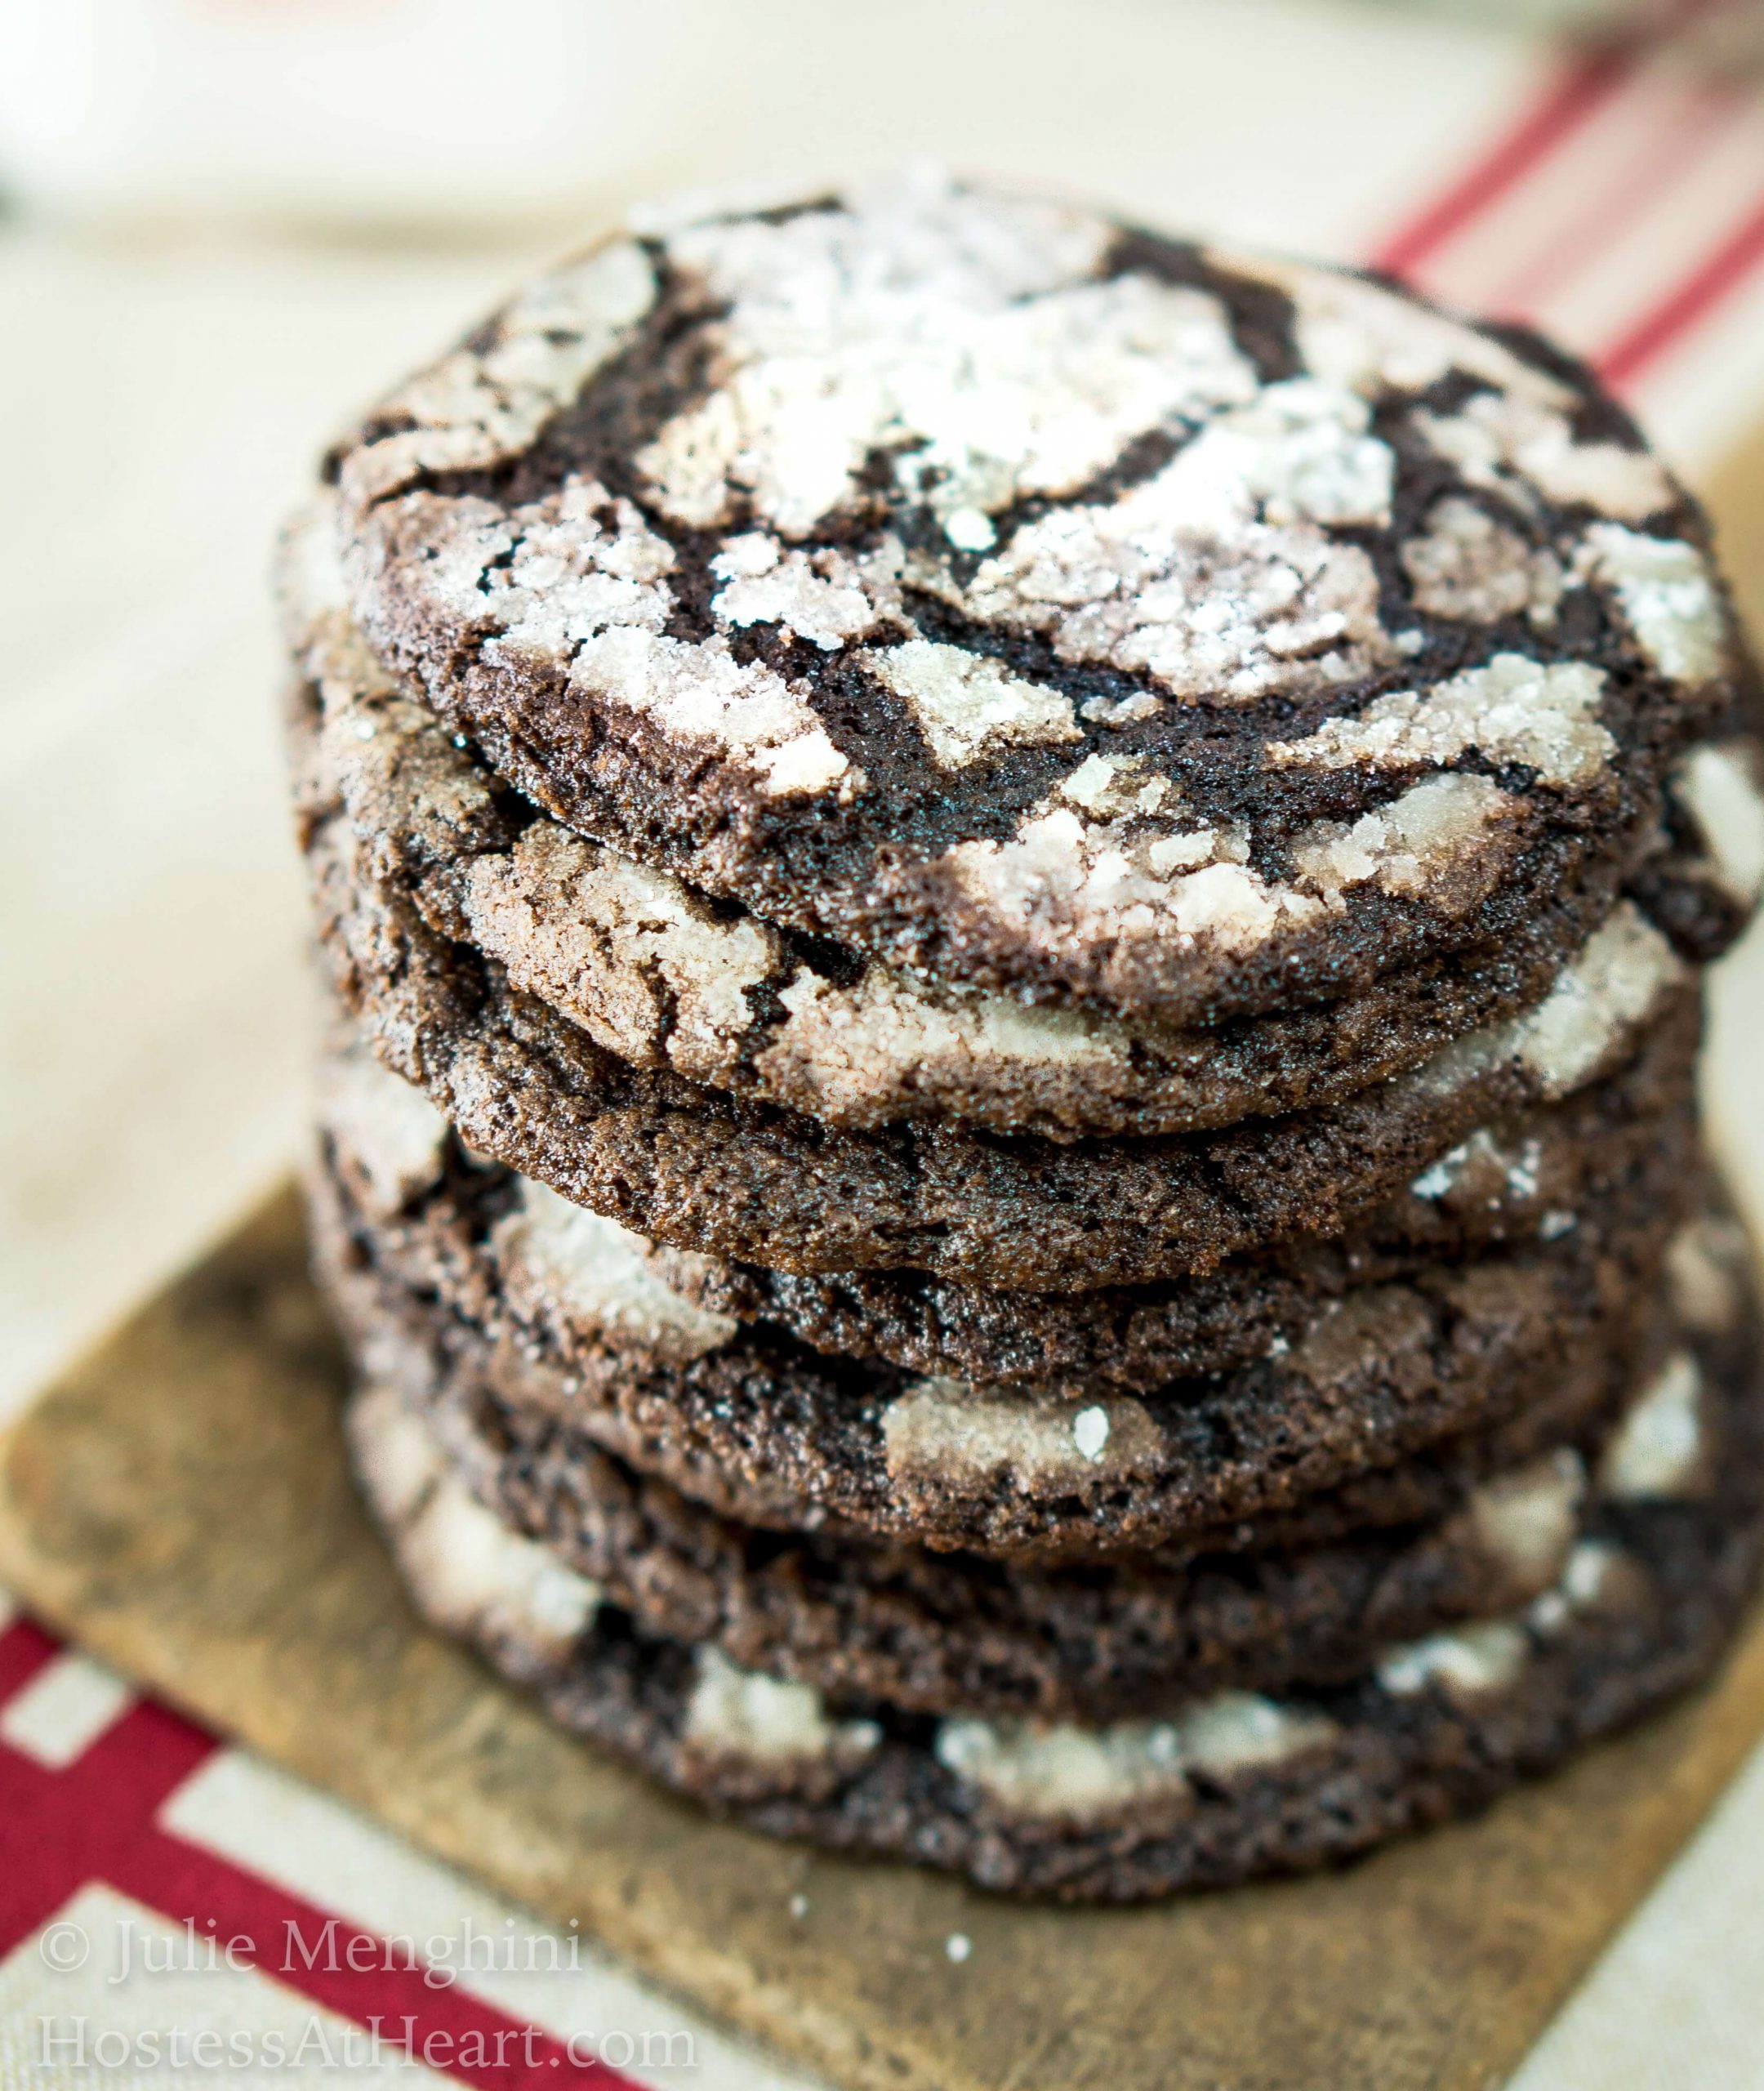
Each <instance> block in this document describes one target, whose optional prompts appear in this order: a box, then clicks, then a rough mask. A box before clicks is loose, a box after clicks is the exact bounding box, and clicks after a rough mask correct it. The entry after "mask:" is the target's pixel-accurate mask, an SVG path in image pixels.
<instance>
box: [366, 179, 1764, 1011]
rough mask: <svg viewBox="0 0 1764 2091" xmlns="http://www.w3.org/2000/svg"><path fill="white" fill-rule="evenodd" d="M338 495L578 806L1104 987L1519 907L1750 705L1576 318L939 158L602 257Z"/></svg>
mask: <svg viewBox="0 0 1764 2091" xmlns="http://www.w3.org/2000/svg"><path fill="white" fill-rule="evenodd" d="M333 477H334V480H335V484H336V495H337V517H338V521H337V529H338V533H339V549H340V551H341V557H342V560H343V563H344V565H345V569H346V572H347V574H348V577H349V596H350V604H351V606H352V608H353V609H354V613H355V614H356V616H357V617H358V619H359V622H360V624H361V626H362V627H363V630H364V631H366V633H367V635H368V638H369V640H370V642H371V644H372V647H373V648H374V649H375V651H376V653H377V655H378V656H379V658H381V661H382V662H384V663H385V664H386V665H387V666H388V667H392V668H394V669H397V670H399V671H402V672H405V673H408V674H409V675H412V677H413V678H414V679H415V680H416V684H417V685H419V686H420V688H421V691H422V693H423V694H424V696H425V698H426V700H427V702H429V703H430V705H431V706H432V707H434V711H436V712H437V713H438V715H439V716H440V717H441V719H442V720H443V721H444V722H445V723H446V724H447V725H448V727H449V728H450V729H453V730H459V731H463V732H465V733H467V734H469V735H470V737H471V738H472V740H473V742H474V743H475V745H476V746H477V747H479V749H480V750H481V751H482V752H483V755H484V756H485V757H486V759H487V760H488V762H489V764H490V765H491V766H492V769H494V770H495V771H496V772H497V774H499V775H500V776H501V777H502V778H504V779H505V780H506V781H507V782H511V783H513V784H515V785H517V786H519V787H520V789H521V790H522V791H524V792H525V793H526V794H527V795H528V796H529V797H531V798H532V799H533V800H536V801H537V803H538V804H540V805H542V806H544V807H545V808H546V809H547V810H548V811H549V812H550V813H551V814H553V815H554V816H555V818H558V819H559V820H560V821H561V822H563V823H565V824H566V825H568V826H569V827H573V828H575V829H577V830H578V831H581V833H582V834H584V835H586V836H590V837H592V838H595V839H598V840H601V841H603V842H605V843H608V844H609V845H612V846H613V848H615V849H617V850H619V851H620V852H621V854H625V855H626V856H628V857H630V858H633V859H635V860H636V861H638V862H639V863H646V864H648V865H650V866H651V867H653V868H657V869H659V870H664V871H670V872H678V873H679V874H680V875H682V876H684V877H686V878H687V879H688V881H691V882H692V883H693V885H697V887H699V888H701V889H703V890H705V891H706V892H709V893H711V894H719V895H722V896H724V897H728V898H734V899H737V900H739V901H741V902H742V903H743V904H744V905H745V906H746V907H749V908H751V910H752V912H754V913H755V914H756V915H757V916H760V917H762V918H764V919H765V920H766V921H770V922H773V923H777V924H779V925H785V926H786V927H794V928H795V929H798V930H803V931H806V932H809V933H810V934H815V935H819V936H823V937H828V938H832V939H834V940H835V942H837V943H840V944H841V945H843V946H844V947H847V948H849V949H850V950H853V951H855V952H861V953H862V954H864V955H866V956H870V957H871V958H874V959H876V960H878V961H881V962H882V963H884V965H887V966H889V968H891V969H892V970H893V971H894V972H896V973H898V974H911V975H916V976H917V977H919V978H920V979H924V980H929V981H933V982H938V983H942V985H943V986H944V987H946V988H961V989H969V988H975V987H982V988H1002V989H1005V990H1008V991H1009V992H1012V993H1013V994H1014V995H1015V996H1018V998H1019V999H1022V1000H1024V1001H1030V1002H1046V1003H1049V1004H1052V1005H1055V1006H1063V1007H1064V1008H1066V1009H1068V1010H1072V1009H1088V1010H1091V1011H1093V1012H1096V1013H1099V1014H1105V1015H1110V1016H1114V1017H1116V1018H1125V1019H1135V1020H1142V1021H1151V1022H1155V1023H1160V1024H1164V1025H1174V1026H1177V1027H1182V1026H1185V1025H1189V1024H1192V1023H1196V1022H1204V1023H1217V1022H1218V1021H1221V1020H1222V1019H1227V1018H1230V1017H1232V1016H1241V1015H1246V1014H1257V1013H1265V1012H1267V1011H1269V1010H1272V1009H1275V1008H1276V1007H1280V1008H1285V1009H1290V1008H1291V1007H1294V1006H1295V1005H1303V1004H1307V1003H1312V1002H1319V1001H1330V1000H1333V999H1335V998H1338V997H1339V996H1342V995H1343V994H1345V993H1348V992H1356V991H1363V990H1364V989H1365V988H1367V987H1368V986H1369V985H1370V983H1373V982H1375V981H1378V980H1379V979H1384V978H1387V977H1388V976H1392V975H1395V974H1399V973H1400V972H1401V971H1402V970H1404V969H1405V968H1407V967H1409V966H1410V965H1415V964H1417V963H1419V962H1422V961H1426V960H1428V959H1430V958H1433V957H1437V956H1439V955H1440V954H1442V953H1446V952H1457V951H1463V950H1468V949H1471V948H1473V947H1478V946H1484V947H1486V946H1489V945H1490V944H1492V943H1496V942H1498V941H1499V940H1500V939H1502V938H1505V937H1508V936H1509V935H1512V934H1517V933H1519V932H1521V930H1522V929H1523V927H1524V925H1526V924H1527V923H1528V922H1530V921H1531V920H1532V918H1533V917H1534V916H1535V912H1536V911H1537V910H1538V908H1539V906H1540V905H1542V904H1543V903H1544V901H1545V899H1546V897H1547V896H1549V895H1552V894H1559V893H1561V892H1563V891H1565V890H1566V891H1573V890H1575V889H1592V888H1594V887H1596V886H1597V885H1598V883H1599V881H1601V879H1602V880H1604V881H1607V882H1610V881H1614V879H1615V877H1616V876H1620V868H1621V867H1623V866H1624V864H1625V863H1626V862H1627V860H1628V858H1629V857H1630V856H1631V855H1633V851H1634V849H1635V848H1636V847H1637V843H1638V840H1640V839H1641V838H1642V837H1644V836H1648V835H1650V834H1651V833H1653V832H1654V831H1655V830H1656V829H1657V828H1659V826H1660V824H1661V823H1663V822H1664V823H1666V824H1667V826H1668V828H1669V827H1670V826H1671V823H1672V818H1673V815H1672V810H1671V808H1670V806H1669V805H1668V788H1669V783H1670V780H1671V778H1672V777H1673V774H1675V770H1676V769H1677V765H1680V764H1681V762H1682V760H1683V759H1684V758H1685V757H1686V755H1687V752H1688V751H1689V750H1690V749H1691V747H1693V746H1694V745H1695V744H1696V743H1698V742H1702V741H1704V740H1707V739H1708V738H1710V737H1711V736H1712V735H1715V736H1717V737H1719V736H1722V735H1726V736H1728V737H1729V738H1731V737H1732V736H1733V735H1734V734H1735V733H1738V732H1740V731H1741V730H1742V727H1741V726H1740V724H1736V720H1739V718H1740V714H1741V713H1742V712H1743V711H1744V710H1745V707H1748V705H1751V704H1753V702H1755V684H1754V682H1753V679H1752V676H1751V671H1749V670H1748V668H1747V667H1746V665H1745V664H1744V662H1743V661H1742V659H1741V657H1740V647H1739V642H1738V640H1737V638H1736V636H1735V631H1734V628H1733V625H1732V621H1731V614H1730V613H1729V610H1728V609H1727V605H1726V598H1725V595H1724V594H1723V591H1722V586H1721V583H1720V582H1719V579H1718V577H1717V575H1716V574H1715V573H1714V570H1713V567H1712V565H1711V564H1710V561H1709V558H1708V546H1707V541H1706V530H1705V528H1704V524H1703V522H1702V519H1701V518H1700V516H1699V514H1698V512H1697V510H1695V505H1694V504H1693V503H1692V502H1691V501H1690V500H1689V498H1688V497H1686V495H1685V494H1684V493H1683V491H1682V489H1681V488H1678V487H1677V484H1675V483H1674V482H1673V481H1672V480H1671V479H1670V478H1669V477H1668V475H1666V473H1665V472H1664V470H1663V469H1662V468H1661V466H1659V464H1658V462H1657V461H1655V459H1654V458H1653V457H1651V456H1650V454H1649V453H1647V452H1646V448H1644V446H1643V445H1642V442H1641V439H1640V438H1639V437H1638V435H1637V434H1636V431H1635V430H1634V429H1633V426H1632V425H1631V424H1630V423H1629V422H1628V420H1627V418H1626V417H1624V415H1623V413H1622V412H1621V410H1620V409H1619V408H1616V407H1615V405H1614V404H1613V403H1611V402H1610V400H1608V399H1606V398H1605V397H1604V396H1603V395H1601V393H1600V392H1599V391H1598V390H1597V387H1596V386H1595V385H1594V384H1593V381H1592V380H1591V379H1590V378H1589V377H1588V376H1587V375H1586V374H1585V373H1584V372H1583V371H1581V370H1579V368H1576V367H1575V366H1574V365H1572V364H1570V363H1568V362H1566V360H1565V359H1562V358H1561V357H1560V356H1558V355H1557V354H1554V353H1553V352H1552V351H1550V350H1548V349H1547V348H1545V347H1544V346H1543V345H1540V344H1539V343H1537V342H1535V341H1533V340H1531V339H1530V338H1529V337H1525V336H1523V335H1521V334H1517V333H1515V332H1512V331H1511V330H1499V329H1495V330H1486V329H1479V328H1475V327H1472V326H1471V325H1469V324H1468V323H1464V322H1462V321H1460V320H1458V319H1453V318H1450V317H1449V316H1447V315H1446V314H1441V313H1440V312H1437V311H1436V310H1433V309H1432V308H1430V307H1428V306H1427V305H1424V304H1423V303H1422V302H1420V301H1417V300H1415V299H1414V298H1412V297H1410V296H1407V295H1406V294H1404V293H1402V292H1399V291H1397V290H1395V289H1392V288H1389V287H1388V286H1385V285H1383V284H1380V283H1374V282H1372V281H1370V280H1369V279H1365V278H1363V277H1359V276H1356V275H1353V274H1348V273H1345V272H1340V271H1335V270H1329V269H1326V268H1323V267H1321V266H1320V265H1309V264H1300V263H1289V262H1284V261H1274V260H1269V259H1266V258H1258V257H1254V256H1224V255H1219V254H1214V253H1203V252H1198V251H1197V250H1196V249H1195V248H1193V247H1189V246H1185V245H1183V244H1182V243H1176V242H1170V241H1166V240H1163V239H1159V238H1157V237H1156V236H1155V235H1152V234H1144V233H1139V232H1136V231H1132V230H1127V229H1124V228H1121V227H1120V226H1117V225H1112V224H1111V223H1109V222H1108V221H1104V220H1102V219H1099V218H1097V217H1095V216H1092V215H1090V214H1089V213H1087V212H1082V211H1078V210H1074V209H1070V208H1067V207H1061V206H1059V205H1057V204H1050V203H1041V202H1038V201H1035V200H1033V199H1022V198H1010V197H1006V196H1003V195H1000V194H992V193H990V192H987V191H978V190H973V189H964V188H962V187H960V186H957V185H950V184H947V183H945V182H942V181H938V180H936V179H933V178H926V179H924V180H920V179H917V178H909V179H897V180H896V181H893V182H884V183H880V184H878V185H873V186H871V187H868V188H866V189H862V190H860V191H856V192H853V194H849V195H845V196H843V197H840V198H826V199H822V200H820V201H817V202H816V203H813V204H810V205H808V206H805V207H803V208H801V209H799V210H795V211H788V212H782V213H776V212H774V213H764V214H760V215H759V216H751V217H738V216H737V217H713V218H709V219H706V220H703V221H697V222H693V223H684V224H677V225H673V226H671V227H670V228H667V229H666V230H660V231H656V232H653V233H652V234H649V235H648V236H645V237H643V238H638V237H635V236H625V237H621V238H618V239H613V241H611V242H609V243H607V244H606V245H604V247H601V248H599V249H598V250H596V252H595V253H594V254H592V255H590V256H587V257H585V258H584V259H583V260H581V261H578V262H576V263H572V264H569V265H565V266H564V268H563V269H561V270H558V271H556V272H555V273H554V274H552V275H550V276H549V277H546V278H543V279H540V280H539V281H538V282H537V283H535V284H534V285H532V286H531V287H529V288H528V290H527V291H525V292H523V293H522V294H521V295H520V296H519V297H517V298H516V299H515V301H513V303H512V304H511V305H510V306H509V307H507V308H506V309H505V310H503V311H502V312H501V314H497V316H496V317H494V318H493V319H492V320H490V321H488V322H487V323H486V324H485V325H484V326H483V328H480V329H479V331H478V332H476V333H475V334H474V336H472V337H470V339H469V340H468V341H467V342H466V344H465V345H463V346H461V348H460V349H458V350H455V351H454V352H453V354H452V355H451V356H449V357H448V358H447V359H444V360H443V362H442V363H439V364H438V365H436V366H434V367H433V368H431V369H430V371H428V372H425V373H423V374H422V375H421V376H420V377H418V378H416V379H415V380H413V381H411V383H410V384H408V386H405V387H404V388H403V389H402V390H401V391H400V392H399V393H398V394H396V395H394V396H393V397H392V398H391V399H390V400H388V401H387V402H386V403H385V406H384V407H383V408H381V409H380V410H378V411H377V412H376V413H375V414H374V415H373V416H372V417H369V420H368V421H367V422H366V423H365V424H364V425H363V428H362V429H361V430H359V431H358V432H357V433H356V435H355V436H354V438H353V439H350V440H349V441H347V442H345V444H343V445H342V446H341V448H340V449H339V451H338V453H336V457H335V459H334V461H333Z"/></svg>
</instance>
